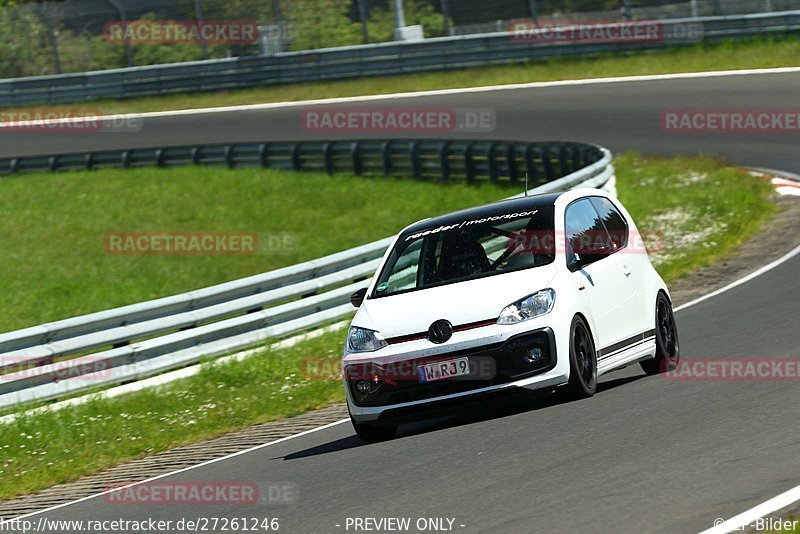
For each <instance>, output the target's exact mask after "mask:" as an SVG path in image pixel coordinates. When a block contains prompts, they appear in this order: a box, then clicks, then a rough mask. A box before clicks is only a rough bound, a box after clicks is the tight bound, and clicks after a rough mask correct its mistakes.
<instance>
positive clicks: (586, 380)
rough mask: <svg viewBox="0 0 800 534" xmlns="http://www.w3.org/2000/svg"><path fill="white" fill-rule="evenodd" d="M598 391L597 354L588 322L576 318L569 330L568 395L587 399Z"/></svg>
mask: <svg viewBox="0 0 800 534" xmlns="http://www.w3.org/2000/svg"><path fill="white" fill-rule="evenodd" d="M596 391H597V352H596V351H595V348H594V340H593V339H592V334H591V332H590V331H589V327H588V326H587V325H586V321H584V320H583V319H582V318H581V317H579V316H575V318H574V319H573V320H572V326H570V329H569V383H568V384H567V387H566V393H567V394H568V395H569V397H571V398H573V399H585V398H587V397H591V396H592V395H594V394H595V392H596Z"/></svg>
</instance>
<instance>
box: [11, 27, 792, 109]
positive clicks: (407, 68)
mask: <svg viewBox="0 0 800 534" xmlns="http://www.w3.org/2000/svg"><path fill="white" fill-rule="evenodd" d="M658 24H659V25H660V26H661V28H662V31H660V32H659V34H660V35H661V36H663V38H656V39H644V40H638V41H630V40H629V41H624V40H623V41H619V42H609V41H607V42H587V41H580V42H568V43H563V42H561V43H548V42H535V41H526V40H524V39H520V40H515V39H512V38H511V35H510V34H509V33H508V32H499V33H490V34H482V35H468V36H455V37H441V38H435V39H426V40H423V41H419V42H406V43H382V44H374V45H365V46H352V47H342V48H331V49H324V50H311V51H304V52H289V53H280V54H275V55H272V56H249V57H238V58H230V59H222V60H210V61H197V62H189V63H176V64H170V65H157V66H147V67H134V68H126V69H114V70H105V71H96V72H87V73H79V74H63V75H57V76H39V77H31V78H15V79H7V80H0V106H20V105H32V104H42V103H48V104H59V103H74V102H86V101H91V100H98V99H121V98H130V97H137V96H148V95H160V94H168V93H188V92H200V91H220V90H230V89H237V88H245V87H257V86H266V85H278V84H286V83H296V82H311V81H323V80H336V79H348V78H360V77H365V76H379V75H392V74H402V73H410V72H426V71H442V70H450V69H460V68H466V67H474V66H482V65H496V64H504V63H512V62H518V61H526V60H530V59H536V58H548V57H553V56H562V55H579V54H597V53H603V52H615V51H628V50H641V49H648V48H662V47H666V46H676V45H681V44H687V43H691V42H696V41H697V40H698V39H706V40H713V39H720V38H740V37H748V36H752V35H758V34H774V33H786V32H793V31H798V30H800V11H784V12H779V13H761V14H754V15H732V16H719V17H698V18H685V19H668V20H662V21H658ZM693 28H694V30H693ZM687 31H688V34H687ZM698 31H699V33H698Z"/></svg>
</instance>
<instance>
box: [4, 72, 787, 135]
mask: <svg viewBox="0 0 800 534" xmlns="http://www.w3.org/2000/svg"><path fill="white" fill-rule="evenodd" d="M798 72H800V67H778V68H771V69H739V70H721V71H704V72H681V73H673V74H646V75H640V76H612V77H607V78H585V79H577V80H556V81H549V82H527V83H512V84H503V85H487V86H479V87H461V88H457V89H434V90H430V91H412V92H404V93H384V94H374V95H360V96H346V97H338V98H323V99H312V100H298V101H286V102H267V103H263V104H242V105H235V106H222V107H211V108H197V109H178V110H167V111H147V112H141V113H121V114H116V115H104V116H96V117H74V118H60V119H46V120H41V121H35V123H36V124H65V123H70V124H76V123H82V122H92V121H98V120H124V119H145V118H158V117H173V116H181V115H204V114H212V113H229V112H235V111H255V110H265V109H280V108H295V107H303V106H318V105H326V104H328V105H333V104H346V103H353V102H369V101H375V100H396V99H405V98H421V97H430V96H445V95H456V94H469V93H484V92H492V91H513V90H517V89H538V88H547V87H568V86H580V85H594V84H608V83H629V82H648V81H662V80H680V79H692V78H716V77H722V76H748V75H766V74H790V73H798ZM33 107H35V106H33ZM4 127H19V125H18V124H17V122H13V121H12V122H0V129H2V128H4Z"/></svg>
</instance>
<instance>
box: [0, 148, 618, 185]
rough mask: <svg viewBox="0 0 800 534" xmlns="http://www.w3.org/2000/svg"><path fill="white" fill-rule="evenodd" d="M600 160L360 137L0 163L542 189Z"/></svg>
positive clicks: (7, 167) (580, 151)
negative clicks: (251, 170)
mask: <svg viewBox="0 0 800 534" xmlns="http://www.w3.org/2000/svg"><path fill="white" fill-rule="evenodd" d="M601 158H602V153H601V151H600V149H598V148H597V147H596V146H594V145H588V144H584V143H570V142H541V143H525V142H513V141H470V140H458V141H450V140H402V139H398V140H356V141H296V142H275V143H234V144H224V145H195V146H177V147H163V148H139V149H131V150H103V151H96V152H85V153H83V152H81V153H73V154H51V155H42V156H22V157H16V158H0V175H2V174H13V173H18V172H24V171H63V170H79V169H99V168H107V167H141V166H158V167H168V166H174V165H189V164H198V165H225V166H228V167H245V166H260V167H274V168H280V169H291V170H296V171H318V172H327V173H328V174H334V173H337V172H348V173H352V174H356V175H371V176H376V175H378V176H410V177H413V178H415V179H436V180H441V181H449V180H457V179H463V180H466V181H467V182H472V181H475V180H490V181H498V180H510V181H512V182H517V181H519V180H521V179H522V178H524V176H525V174H526V173H527V174H528V178H529V180H530V183H531V184H533V185H538V184H543V183H545V182H548V181H551V180H554V179H556V178H559V177H561V176H565V175H567V174H569V173H571V172H574V171H576V170H578V169H581V168H583V167H585V166H587V165H589V164H591V163H593V162H595V161H598V160H599V159H601Z"/></svg>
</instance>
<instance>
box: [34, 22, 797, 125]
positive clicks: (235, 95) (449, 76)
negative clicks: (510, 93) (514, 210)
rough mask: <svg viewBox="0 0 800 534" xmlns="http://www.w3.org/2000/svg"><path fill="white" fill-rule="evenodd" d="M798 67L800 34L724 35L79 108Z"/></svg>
mask: <svg viewBox="0 0 800 534" xmlns="http://www.w3.org/2000/svg"><path fill="white" fill-rule="evenodd" d="M797 65H800V38H798V37H796V36H787V37H778V38H759V39H751V40H743V41H723V42H717V43H712V44H698V45H693V46H689V47H685V48H673V49H665V50H651V51H643V52H630V53H625V54H604V55H600V56H597V57H583V58H555V59H552V60H546V61H530V62H526V63H518V64H514V65H507V66H499V67H485V68H473V69H465V70H458V71H450V72H436V73H419V74H409V75H400V76H383V77H374V78H359V79H354V80H343V81H330V82H318V83H303V84H292V85H283V86H275V87H263V88H254V89H242V90H237V91H229V92H217V93H197V94H188V95H187V94H180V95H165V96H158V97H143V98H133V99H127V100H107V101H98V102H92V103H87V104H82V105H75V106H74V107H80V108H84V109H85V108H91V109H92V110H97V111H99V112H102V113H105V114H110V113H133V112H146V111H163V110H173V109H192V108H206V107H218V106H233V105H241V104H258V103H266V102H287V101H300V100H309V99H318V98H334V97H346V96H358V95H365V94H387V93H397V92H405V91H425V90H434V89H450V88H461V87H479V86H487V85H503V84H511V83H526V82H539V81H555V80H571V79H585V78H604V77H608V76H633V75H645V74H670V73H677V72H701V71H708V70H720V69H752V68H770V67H790V66H797ZM58 107H59V108H63V107H65V106H58ZM37 108H38V107H37Z"/></svg>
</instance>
